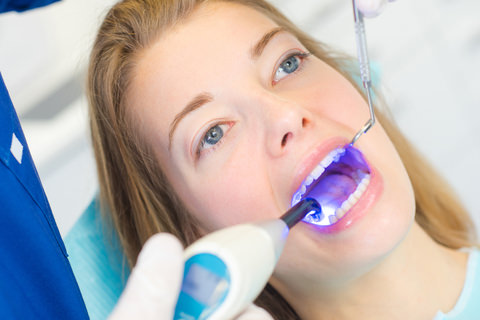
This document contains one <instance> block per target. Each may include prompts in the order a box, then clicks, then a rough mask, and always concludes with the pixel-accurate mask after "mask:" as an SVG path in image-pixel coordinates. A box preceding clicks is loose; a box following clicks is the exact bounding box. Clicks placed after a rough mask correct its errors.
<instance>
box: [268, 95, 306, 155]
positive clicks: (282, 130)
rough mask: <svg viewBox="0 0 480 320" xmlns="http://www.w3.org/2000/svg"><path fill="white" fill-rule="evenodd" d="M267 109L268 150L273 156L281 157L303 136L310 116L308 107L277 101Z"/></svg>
mask: <svg viewBox="0 0 480 320" xmlns="http://www.w3.org/2000/svg"><path fill="white" fill-rule="evenodd" d="M265 109H266V112H265V122H266V130H267V132H266V144H267V145H266V150H267V152H268V153H269V154H270V155H271V156H272V157H279V156H281V155H283V154H285V153H286V152H288V150H289V149H290V148H291V145H292V144H293V143H295V142H296V141H297V140H298V139H299V138H301V136H302V134H303V131H304V130H305V128H306V126H307V125H308V124H309V122H310V119H309V118H310V117H309V116H308V111H307V110H306V109H304V108H302V107H300V106H298V105H297V104H296V103H291V102H288V101H281V102H278V101H277V102H276V103H274V104H270V105H268V106H266V107H265Z"/></svg>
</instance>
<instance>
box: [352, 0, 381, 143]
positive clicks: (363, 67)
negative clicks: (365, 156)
mask: <svg viewBox="0 0 480 320" xmlns="http://www.w3.org/2000/svg"><path fill="white" fill-rule="evenodd" d="M352 3H353V20H354V24H355V39H356V42H357V56H358V62H359V64H360V77H361V79H362V83H363V87H364V89H365V93H366V94H367V101H368V108H369V111H370V119H369V120H368V121H367V123H365V124H364V125H363V127H362V128H361V129H360V131H358V132H357V134H356V135H355V136H354V137H353V139H352V142H350V145H352V146H353V144H354V143H355V142H356V141H357V140H358V138H360V136H361V135H362V134H364V133H366V132H367V131H368V130H370V128H371V127H372V126H373V125H374V124H375V112H374V110H373V104H372V97H371V96H372V94H371V91H372V78H371V76H370V62H369V60H368V51H367V37H366V36H365V24H364V23H363V14H362V13H361V12H360V11H359V10H358V8H357V3H356V0H352Z"/></svg>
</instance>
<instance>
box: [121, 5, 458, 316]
mask: <svg viewBox="0 0 480 320" xmlns="http://www.w3.org/2000/svg"><path fill="white" fill-rule="evenodd" d="M232 21H235V23H232ZM275 27H276V25H275V23H273V22H272V21H270V20H269V19H268V18H266V17H265V16H263V15H262V14H260V13H258V12H256V11H254V10H252V9H249V8H247V7H243V6H239V5H234V4H225V3H223V4H222V3H217V4H208V5H206V6H203V7H200V8H198V9H197V10H196V11H195V12H194V14H193V15H192V16H190V17H189V18H188V19H187V20H186V21H185V22H183V23H181V24H179V25H177V26H176V27H175V28H173V29H171V30H169V31H168V32H166V33H165V34H164V35H163V36H162V37H161V38H159V39H158V40H157V41H156V42H155V43H154V45H153V46H152V47H150V48H148V49H147V50H145V51H143V52H142V53H141V54H140V55H139V57H138V65H137V67H136V70H135V74H134V76H133V79H132V85H131V87H130V90H129V104H128V105H129V112H131V113H132V115H133V116H134V117H136V118H137V119H138V120H139V122H140V123H141V126H140V130H141V134H143V135H144V137H145V139H147V141H148V143H150V144H151V145H152V146H153V149H154V150H155V154H156V156H157V158H158V161H159V162H160V164H161V166H162V168H164V171H165V172H166V176H167V178H168V179H169V181H170V182H171V183H172V185H173V187H174V189H175V191H176V192H177V193H178V195H179V196H180V198H181V199H182V200H183V201H184V202H185V203H186V206H187V208H189V209H190V211H191V212H192V214H194V215H195V216H196V217H198V219H199V221H201V223H202V225H201V226H200V227H201V229H202V230H203V231H204V232H205V233H208V232H211V231H213V230H216V229H219V228H223V227H226V226H230V225H232V224H237V223H242V222H247V221H258V220H265V219H269V218H274V217H279V216H280V215H281V214H282V213H283V212H285V211H286V210H287V209H288V208H289V205H290V201H291V198H292V195H293V192H294V191H296V188H298V186H299V183H300V180H298V179H299V177H300V176H302V175H303V176H302V177H304V175H305V174H306V173H305V172H304V171H305V170H306V169H305V163H306V161H307V160H306V159H309V157H310V156H311V154H312V150H317V149H316V148H320V149H321V148H323V146H325V145H326V144H328V143H329V141H330V142H331V141H332V139H333V141H338V145H341V143H346V142H348V141H350V140H351V138H352V137H353V135H354V134H355V133H356V131H357V130H358V129H359V128H360V127H361V125H362V124H363V123H364V122H365V121H366V119H368V108H367V105H366V102H365V100H364V99H363V98H362V96H361V95H360V94H359V93H358V92H357V91H356V90H355V88H354V87H353V86H352V85H351V84H350V83H349V82H348V81H347V80H346V79H345V78H343V77H342V76H341V74H339V73H338V72H336V71H335V70H334V69H332V68H331V67H329V66H328V65H327V64H326V63H324V62H323V61H322V60H320V59H318V58H316V57H314V56H309V57H307V58H299V60H298V61H299V62H300V65H301V67H300V68H299V69H298V70H296V71H295V72H293V73H290V74H287V73H284V74H281V79H280V77H277V78H276V76H275V72H276V71H277V70H278V67H279V65H281V64H282V62H283V61H285V59H286V57H288V56H289V54H291V53H292V52H306V49H305V48H304V47H303V46H302V44H301V43H300V42H299V41H298V40H297V39H296V38H295V37H293V36H292V35H290V34H289V33H286V32H280V33H278V34H277V35H276V36H275V37H273V38H272V39H271V40H270V42H269V43H268V44H267V46H266V47H265V49H264V51H263V53H262V54H261V55H260V56H259V57H258V58H257V59H252V57H251V48H252V46H254V44H255V43H256V42H257V41H258V40H259V39H260V38H261V37H262V36H263V35H264V34H265V33H267V32H269V31H271V30H272V29H274V28H275ZM277 80H278V81H277ZM205 92H208V93H210V94H211V96H212V97H213V99H212V101H209V102H207V103H205V104H203V105H202V106H201V107H200V108H198V109H196V110H195V111H193V112H190V113H188V114H187V115H186V116H185V117H184V118H183V119H182V120H181V121H179V122H178V125H177V127H176V130H175V131H174V134H173V136H172V141H171V146H170V141H169V130H170V129H171V126H172V122H173V121H174V119H175V117H176V115H177V114H179V113H180V112H181V111H182V110H183V108H184V107H185V105H186V104H187V103H188V102H189V101H191V99H192V98H193V97H195V96H197V95H198V94H200V93H205ZM218 121H220V124H221V126H220V128H221V129H222V130H223V138H222V139H221V140H220V141H219V142H218V143H216V144H212V145H204V149H202V151H201V152H200V156H198V154H197V150H198V148H197V146H198V144H199V143H198V142H199V141H201V140H202V139H203V137H204V136H205V133H206V131H208V129H209V128H210V127H211V126H212V125H213V126H214V125H215V123H216V122H218ZM356 147H357V148H358V149H359V150H361V152H362V153H363V154H364V156H365V158H366V160H367V162H368V163H369V165H370V167H371V168H372V169H373V170H374V171H375V172H376V176H377V178H376V180H375V182H374V184H375V185H376V186H377V187H376V188H375V190H374V191H371V192H370V194H368V195H365V197H368V199H367V200H365V201H364V202H365V203H366V204H365V205H363V206H361V208H358V209H356V210H357V211H358V212H359V213H360V214H361V218H360V219H358V220H356V221H355V222H354V223H353V224H352V225H351V226H350V227H349V228H347V229H345V230H341V231H339V232H333V233H325V232H322V231H321V230H319V229H318V228H315V227H312V226H310V225H308V224H305V223H300V224H299V225H297V226H296V227H295V228H294V229H293V230H292V232H291V234H290V236H289V240H288V242H287V245H286V247H285V249H284V252H283V254H282V256H281V258H280V261H279V263H278V265H277V268H276V271H275V273H274V275H273V277H272V279H271V283H272V284H273V285H274V286H275V287H276V288H277V290H279V291H280V293H281V294H282V295H283V296H284V297H285V298H286V299H287V300H288V301H289V302H290V303H291V304H292V306H293V307H294V308H295V309H296V310H297V312H298V313H299V314H300V315H301V316H302V318H303V319H318V318H319V317H320V316H321V317H324V318H325V319H332V318H335V319H343V318H345V319H348V318H352V317H355V318H356V319H363V318H365V319H385V318H388V319H407V318H408V319H417V318H418V319H429V318H432V317H433V316H434V314H435V313H436V311H437V310H438V309H441V310H443V311H448V310H449V309H451V308H452V307H453V305H454V304H455V301H456V299H457V298H458V295H459V293H460V291H461V288H462V286H463V281H464V276H465V264H466V255H465V254H463V253H458V252H456V251H451V250H448V249H445V248H443V247H441V246H439V245H437V244H436V243H434V242H433V241H432V240H431V238H429V237H428V236H427V235H426V234H425V232H424V231H423V230H422V229H421V228H420V227H419V226H418V225H417V224H416V223H415V222H414V214H415V201H414V196H413V191H412V187H411V184H410V181H409V179H408V176H407V174H406V171H405V169H404V167H403V164H402V162H401V160H400V159H399V156H398V154H397V152H396V150H395V148H394V147H393V145H392V144H391V142H390V140H389V139H388V137H387V135H386V134H385V132H384V130H383V128H382V127H381V125H380V124H377V125H375V126H374V127H373V129H371V130H370V131H369V133H368V134H366V135H365V136H363V137H362V138H360V140H359V141H358V142H357V144H356ZM331 148H333V147H331ZM331 148H330V149H329V150H331ZM329 150H328V151H329ZM327 153H328V152H327ZM320 160H321V159H320ZM307 173H308V172H307ZM372 181H373V180H372ZM372 189H373V188H372ZM352 210H353V209H352ZM400 275H401V276H400ZM419 301H421V303H420V302H419ZM417 316H418V317H417Z"/></svg>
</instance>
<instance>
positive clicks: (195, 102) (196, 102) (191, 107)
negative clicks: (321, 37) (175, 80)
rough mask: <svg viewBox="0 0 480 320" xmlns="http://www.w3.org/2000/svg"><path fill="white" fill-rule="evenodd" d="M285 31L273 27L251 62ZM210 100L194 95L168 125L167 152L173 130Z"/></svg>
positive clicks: (207, 95)
mask: <svg viewBox="0 0 480 320" xmlns="http://www.w3.org/2000/svg"><path fill="white" fill-rule="evenodd" d="M285 31H286V30H285V29H284V28H283V27H275V28H273V29H272V30H270V31H268V32H267V33H265V34H264V35H263V36H262V37H261V38H260V39H259V40H258V41H257V42H256V43H255V45H254V46H253V47H252V48H251V50H250V57H251V58H252V60H256V59H258V57H260V56H261V55H262V53H263V50H264V49H265V47H266V46H267V45H268V43H269V42H270V40H272V39H273V38H274V37H275V36H276V35H277V34H279V33H281V32H285ZM212 100H213V96H212V94H210V93H208V92H202V93H200V94H198V95H196V96H195V98H193V99H192V100H191V101H190V102H189V103H187V105H186V106H185V108H183V110H182V111H180V112H179V113H178V114H177V115H176V116H175V118H174V119H173V121H172V124H171V125H170V131H169V133H168V150H169V151H170V150H171V147H172V139H173V134H174V133H175V129H176V128H177V126H178V124H179V123H180V121H181V120H182V119H183V118H184V117H185V116H186V115H187V114H189V113H190V112H192V111H195V110H196V109H198V108H200V107H201V106H203V105H204V104H206V103H207V102H210V101H212Z"/></svg>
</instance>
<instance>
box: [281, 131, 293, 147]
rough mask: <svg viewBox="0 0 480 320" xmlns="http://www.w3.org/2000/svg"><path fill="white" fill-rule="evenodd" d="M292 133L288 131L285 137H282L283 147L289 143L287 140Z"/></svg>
mask: <svg viewBox="0 0 480 320" xmlns="http://www.w3.org/2000/svg"><path fill="white" fill-rule="evenodd" d="M291 134H292V133H291V132H289V133H287V134H285V135H284V136H283V139H282V147H285V145H286V144H287V141H288V139H289V138H290V135H291Z"/></svg>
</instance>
